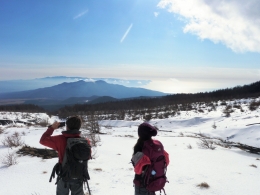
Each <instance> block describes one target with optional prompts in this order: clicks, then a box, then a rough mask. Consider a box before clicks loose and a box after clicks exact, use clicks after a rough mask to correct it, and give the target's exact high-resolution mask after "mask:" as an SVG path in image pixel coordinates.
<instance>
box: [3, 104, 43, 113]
mask: <svg viewBox="0 0 260 195" xmlns="http://www.w3.org/2000/svg"><path fill="white" fill-rule="evenodd" d="M0 111H7V112H30V113H36V112H46V111H45V110H44V109H43V108H42V107H39V106H36V105H33V104H15V105H0Z"/></svg>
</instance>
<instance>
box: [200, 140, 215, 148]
mask: <svg viewBox="0 0 260 195" xmlns="http://www.w3.org/2000/svg"><path fill="white" fill-rule="evenodd" d="M197 144H198V146H199V147H200V148H202V149H211V150H214V149H215V148H216V147H215V146H213V144H214V142H213V141H211V140H207V139H204V138H201V139H200V142H197Z"/></svg>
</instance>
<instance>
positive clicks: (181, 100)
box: [57, 81, 260, 119]
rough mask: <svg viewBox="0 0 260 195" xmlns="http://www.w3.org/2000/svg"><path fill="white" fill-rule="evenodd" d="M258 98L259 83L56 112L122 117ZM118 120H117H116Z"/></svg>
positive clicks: (65, 108) (120, 101) (67, 108)
mask: <svg viewBox="0 0 260 195" xmlns="http://www.w3.org/2000/svg"><path fill="white" fill-rule="evenodd" d="M259 96H260V81H258V82H255V83H252V84H250V85H244V86H237V87H234V88H227V89H220V90H216V91H212V92H203V93H202V92H201V93H194V94H175V95H167V96H163V97H156V98H140V99H128V100H119V101H113V102H105V103H99V104H92V105H89V104H84V105H82V104H77V105H74V106H66V107H63V108H61V109H59V110H58V111H57V113H58V114H59V116H60V117H67V116H69V115H72V114H82V115H89V114H91V113H93V112H96V113H98V114H117V115H120V116H124V114H125V113H131V112H130V111H132V112H133V111H137V113H138V112H139V113H140V112H143V111H144V110H146V111H147V112H151V111H156V112H160V111H167V110H178V109H179V110H180V106H179V105H182V107H183V108H182V109H181V110H189V109H191V108H192V107H191V105H190V104H192V103H196V102H198V103H199V102H203V103H211V102H215V101H219V100H220V101H225V100H232V99H242V98H254V97H259ZM120 118H121V117H120ZM117 119H118V118H117Z"/></svg>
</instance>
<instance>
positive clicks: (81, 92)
mask: <svg viewBox="0 0 260 195" xmlns="http://www.w3.org/2000/svg"><path fill="white" fill-rule="evenodd" d="M164 95H167V94H166V93H163V92H159V91H153V90H148V89H144V88H135V87H125V86H123V85H118V84H109V83H107V82H105V81H101V80H99V81H96V82H86V81H83V80H79V81H77V82H71V83H67V82H64V83H61V84H58V85H55V86H51V87H44V88H39V89H35V90H27V91H20V92H11V93H2V94H0V99H58V100H65V99H67V98H70V97H91V96H110V97H113V98H131V97H139V96H149V97H154V96H164Z"/></svg>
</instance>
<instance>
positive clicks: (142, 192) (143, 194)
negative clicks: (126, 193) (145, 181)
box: [135, 186, 154, 195]
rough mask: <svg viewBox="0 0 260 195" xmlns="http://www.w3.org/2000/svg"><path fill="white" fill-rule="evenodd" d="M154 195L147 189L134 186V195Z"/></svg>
mask: <svg viewBox="0 0 260 195" xmlns="http://www.w3.org/2000/svg"><path fill="white" fill-rule="evenodd" d="M153 194H154V193H151V192H149V191H148V190H147V189H145V188H142V187H139V186H135V195H153Z"/></svg>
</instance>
